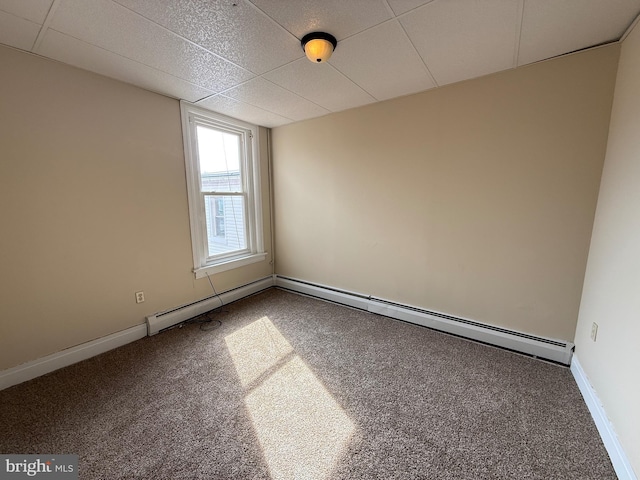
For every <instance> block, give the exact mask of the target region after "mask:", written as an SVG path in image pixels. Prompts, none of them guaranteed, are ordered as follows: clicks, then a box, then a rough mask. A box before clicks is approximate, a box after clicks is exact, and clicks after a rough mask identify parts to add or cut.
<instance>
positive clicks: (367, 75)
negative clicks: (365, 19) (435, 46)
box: [329, 20, 435, 100]
mask: <svg viewBox="0 0 640 480" xmlns="http://www.w3.org/2000/svg"><path fill="white" fill-rule="evenodd" d="M371 52H373V53H371ZM329 62H330V63H331V64H332V65H333V66H335V67H336V68H337V69H338V70H340V71H341V72H342V73H344V74H345V75H346V76H347V77H349V78H350V79H351V80H353V81H354V82H355V83H357V84H358V85H360V86H361V87H362V88H363V89H364V90H366V91H367V92H369V93H370V94H371V95H373V96H374V97H375V98H376V99H377V100H386V99H389V98H393V97H399V96H401V95H407V94H410V93H416V92H420V91H422V90H427V89H429V88H433V87H435V84H434V83H433V80H432V79H431V76H430V75H429V73H428V71H427V69H426V67H425V66H424V63H423V62H422V59H421V58H420V55H418V53H417V52H416V50H415V48H414V47H413V45H412V44H411V42H410V41H409V39H408V38H407V35H406V34H405V32H404V30H403V29H402V27H401V26H400V24H399V23H398V22H397V20H393V21H390V22H386V23H384V24H382V25H378V26H377V27H373V28H370V29H369V30H366V31H364V32H362V33H359V34H357V35H354V36H353V37H349V38H347V39H346V40H344V41H343V42H341V43H340V44H339V46H338V47H337V48H336V51H335V52H334V54H333V55H332V57H331V59H330V60H329Z"/></svg>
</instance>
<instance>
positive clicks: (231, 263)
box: [193, 253, 267, 278]
mask: <svg viewBox="0 0 640 480" xmlns="http://www.w3.org/2000/svg"><path fill="white" fill-rule="evenodd" d="M266 258H267V254H266V253H254V254H252V255H247V256H246V257H242V258H235V259H233V260H228V261H226V262H220V263H216V264H215V265H207V266H206V267H200V268H197V269H195V270H194V271H193V273H195V275H196V278H204V277H206V276H207V275H213V274H216V273H220V272H226V271H227V270H232V269H234V268H238V267H243V266H244V265H250V264H252V263H256V262H261V261H263V260H265V259H266Z"/></svg>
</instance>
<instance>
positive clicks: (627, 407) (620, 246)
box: [576, 26, 640, 476]
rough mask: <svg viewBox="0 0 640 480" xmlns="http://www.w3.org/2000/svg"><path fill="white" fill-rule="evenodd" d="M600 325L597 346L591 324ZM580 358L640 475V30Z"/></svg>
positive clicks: (591, 264) (607, 171)
mask: <svg viewBox="0 0 640 480" xmlns="http://www.w3.org/2000/svg"><path fill="white" fill-rule="evenodd" d="M593 322H596V323H597V324H598V326H599V328H598V335H597V338H596V342H593V341H591V338H590V332H591V325H592V323H593ZM576 355H577V357H578V359H579V360H580V363H581V365H582V366H583V368H584V370H585V372H586V374H587V376H588V377H589V379H590V381H591V383H592V385H593V386H594V388H595V390H596V391H597V393H598V396H599V397H600V400H601V401H602V404H603V406H604V409H605V411H606V412H607V415H608V416H609V419H610V420H611V422H612V423H613V426H614V428H615V430H616V432H617V434H618V437H619V440H620V442H621V444H622V447H623V448H624V450H625V452H626V454H627V456H628V457H629V460H630V462H631V464H632V467H633V468H634V470H635V473H636V475H637V476H640V373H639V370H640V27H638V26H636V27H635V29H634V31H633V32H632V33H631V34H630V35H629V36H628V37H627V39H626V40H625V41H624V43H623V45H622V52H621V56H620V64H619V67H618V77H617V81H616V89H615V96H614V103H613V111H612V115H611V127H610V130H609V144H608V147H607V155H606V160H605V164H604V171H603V174H602V184H601V186H600V196H599V197H598V208H597V211H596V219H595V223H594V227H593V237H592V240H591V250H590V252H589V261H588V264H587V272H586V276H585V282H584V291H583V295H582V303H581V305H580V315H579V320H578V327H577V329H576Z"/></svg>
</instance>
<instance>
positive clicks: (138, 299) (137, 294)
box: [136, 292, 144, 303]
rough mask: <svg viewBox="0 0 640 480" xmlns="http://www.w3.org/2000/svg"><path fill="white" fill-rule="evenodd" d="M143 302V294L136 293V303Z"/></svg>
mask: <svg viewBox="0 0 640 480" xmlns="http://www.w3.org/2000/svg"><path fill="white" fill-rule="evenodd" d="M142 302H144V292H136V303H142Z"/></svg>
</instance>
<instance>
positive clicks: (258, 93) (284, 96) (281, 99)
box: [224, 78, 330, 120]
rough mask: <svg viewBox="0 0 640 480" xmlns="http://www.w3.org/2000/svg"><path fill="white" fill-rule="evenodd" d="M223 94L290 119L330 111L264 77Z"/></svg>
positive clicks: (303, 118) (301, 118)
mask: <svg viewBox="0 0 640 480" xmlns="http://www.w3.org/2000/svg"><path fill="white" fill-rule="evenodd" d="M224 95H225V96H226V97H230V98H233V99H234V100H238V101H241V102H243V103H249V104H251V105H254V106H256V107H259V108H262V109H264V110H267V111H270V112H274V113H277V114H279V115H282V116H283V117H287V118H290V119H292V120H305V119H307V118H312V117H318V116H320V115H326V114H327V113H330V112H329V110H327V109H325V108H322V107H321V106H319V105H316V104H315V103H312V102H310V101H309V100H307V99H305V98H302V97H300V96H299V95H296V94H295V93H292V92H290V91H289V90H285V89H284V88H282V87H279V86H278V85H276V84H274V83H271V82H270V81H268V80H265V79H264V78H254V79H252V80H249V81H248V82H247V83H243V84H242V85H240V86H238V87H235V88H232V89H231V90H227V91H225V92H224Z"/></svg>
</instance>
